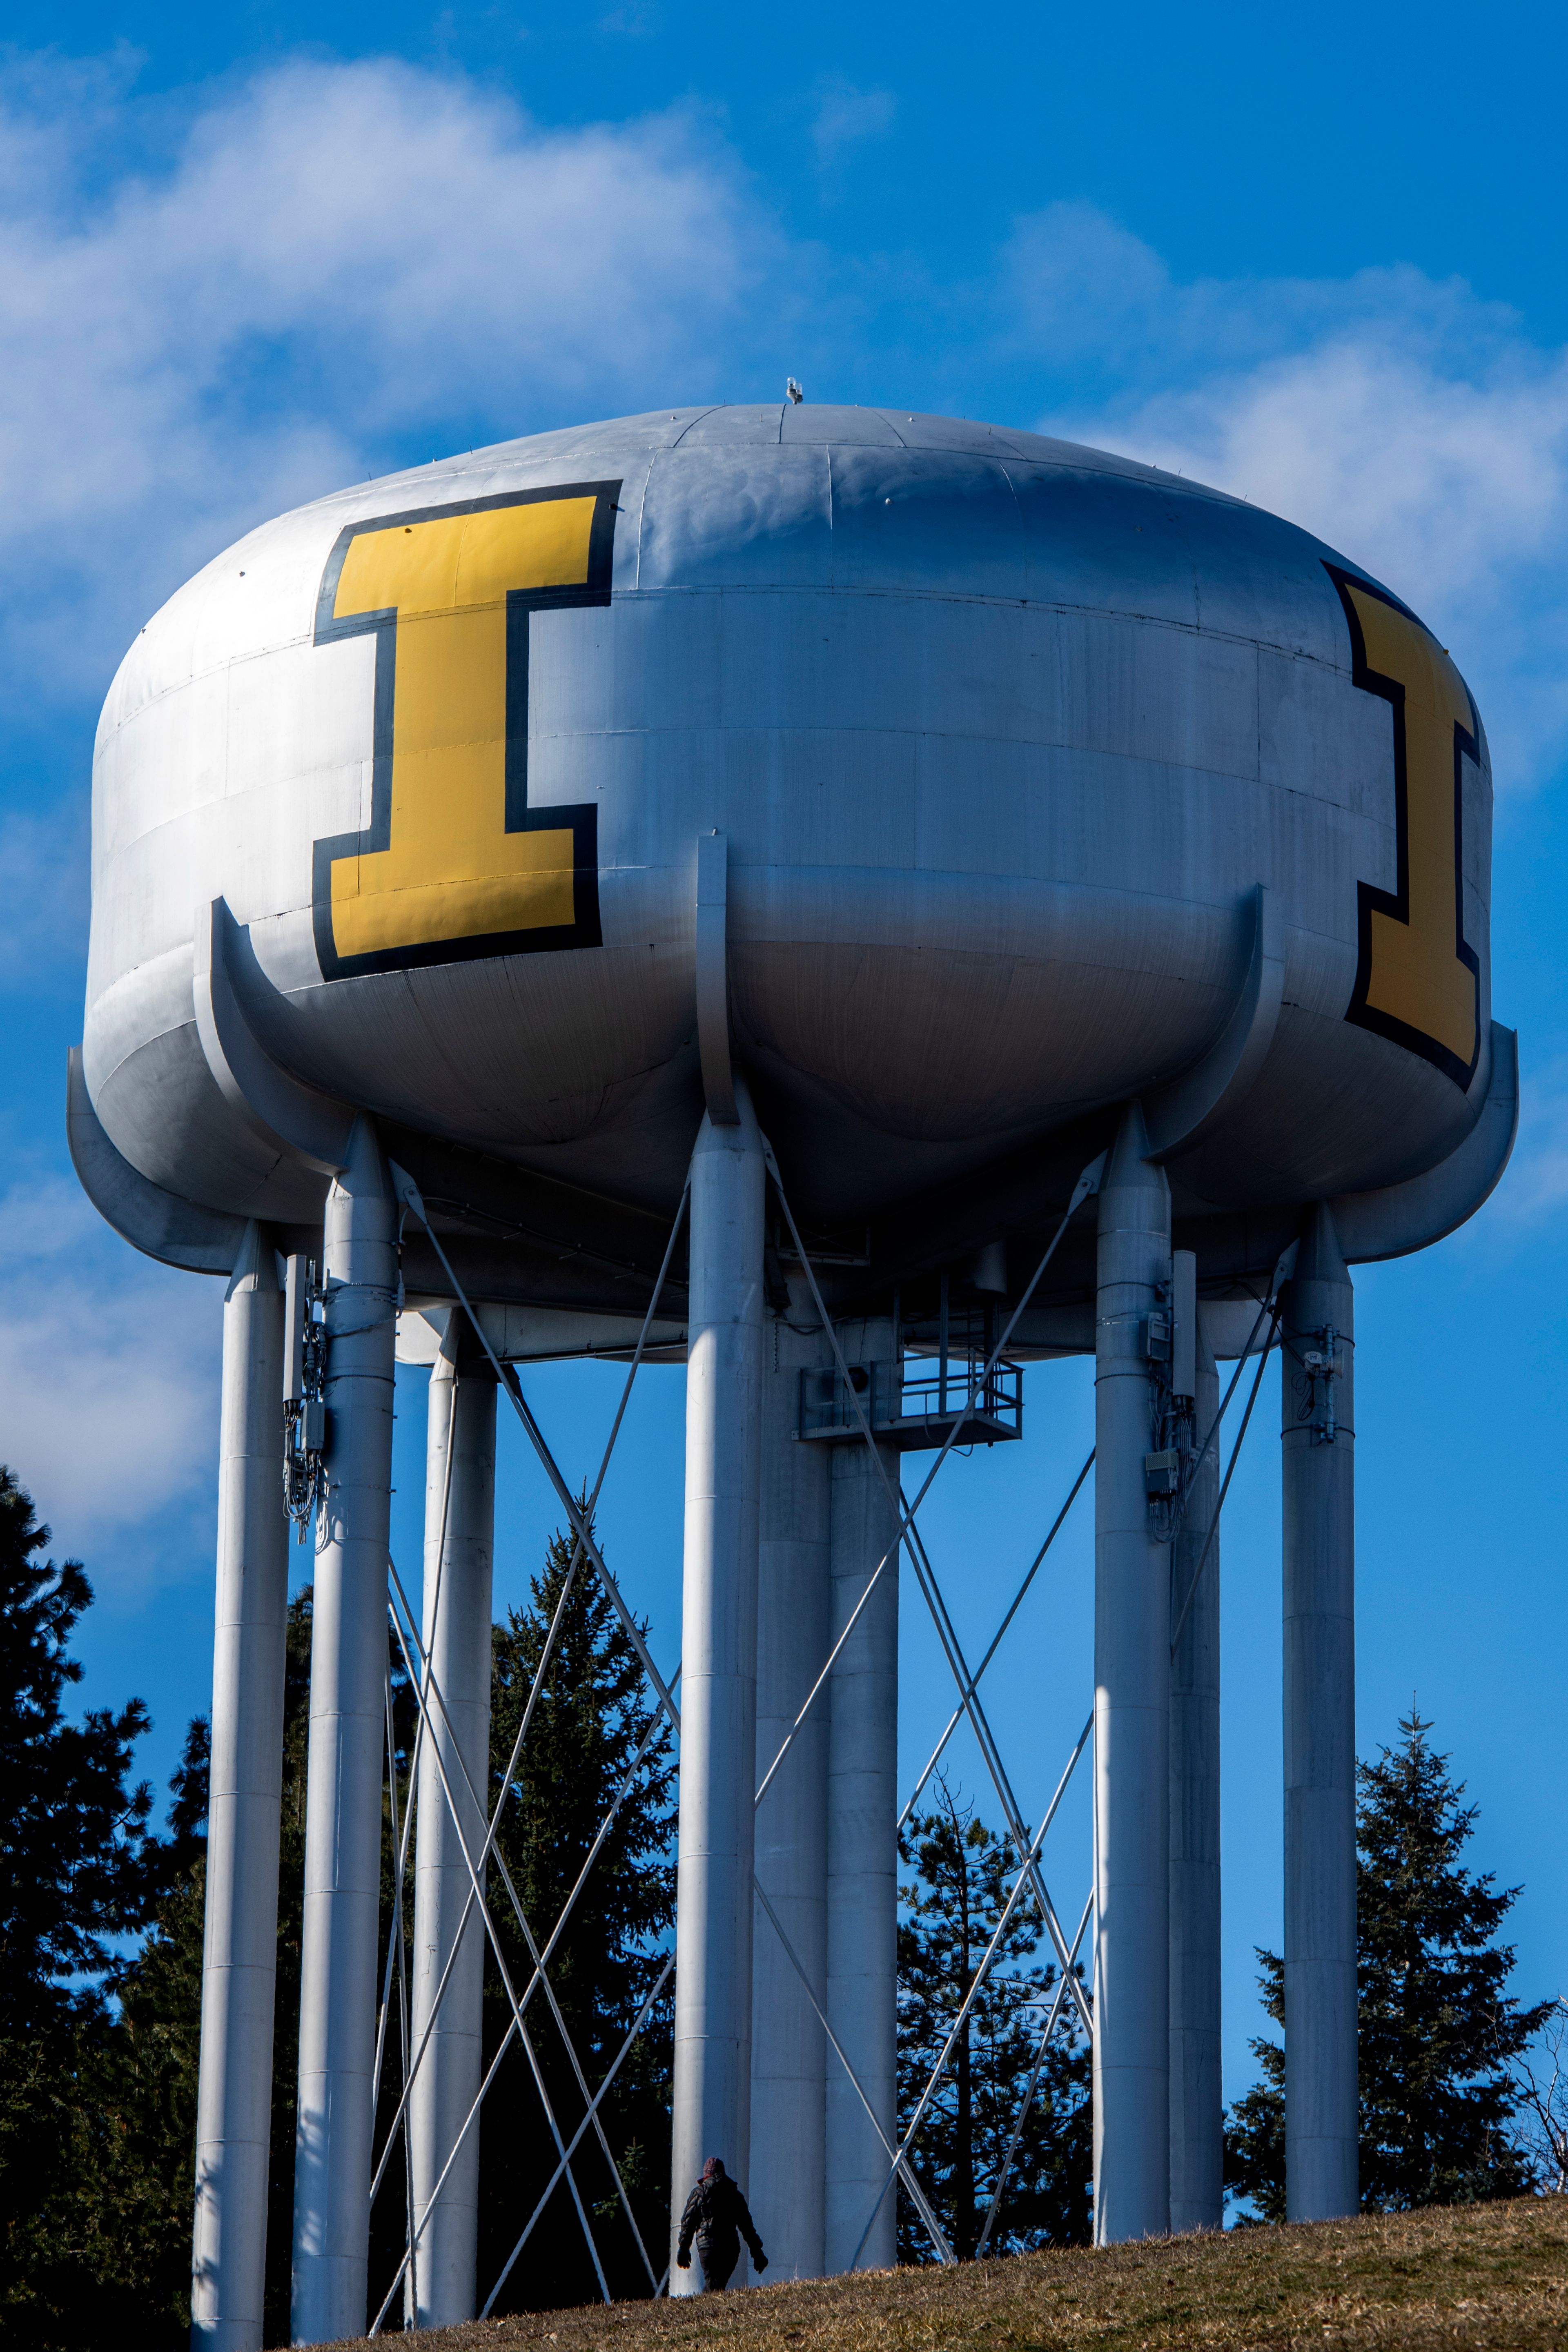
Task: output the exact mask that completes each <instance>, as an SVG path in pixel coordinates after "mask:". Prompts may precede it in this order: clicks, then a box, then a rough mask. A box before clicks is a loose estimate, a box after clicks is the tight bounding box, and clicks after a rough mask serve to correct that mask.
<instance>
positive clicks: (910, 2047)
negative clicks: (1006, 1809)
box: [899, 1777, 1093, 2262]
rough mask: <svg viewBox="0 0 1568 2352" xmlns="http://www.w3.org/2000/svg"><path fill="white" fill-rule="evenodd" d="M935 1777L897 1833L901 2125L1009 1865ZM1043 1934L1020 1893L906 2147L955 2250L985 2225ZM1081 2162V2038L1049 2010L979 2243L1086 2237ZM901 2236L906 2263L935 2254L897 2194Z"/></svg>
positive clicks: (1001, 1896) (1017, 2093)
mask: <svg viewBox="0 0 1568 2352" xmlns="http://www.w3.org/2000/svg"><path fill="white" fill-rule="evenodd" d="M936 1788H937V1801H936V1804H935V1806H934V1807H933V1809H932V1810H931V1811H930V1812H927V1813H921V1814H916V1815H915V1816H914V1817H913V1818H912V1819H911V1820H910V1822H909V1823H908V1825H907V1827H906V1829H905V1831H904V1832H903V1833H902V1835H901V1836H900V1842H899V1853H900V1860H901V1861H902V1863H903V1864H904V1865H905V1867H906V1868H907V1869H912V1870H913V1871H914V1872H915V1874H916V1875H915V1877H914V1878H913V1879H912V1880H911V1881H910V1883H909V1884H907V1885H904V1886H902V1887H901V1888H900V1895H901V1898H902V1901H903V1905H904V1917H903V1918H902V1920H901V1921H900V1927H899V2117H900V2132H901V2133H902V2132H907V2131H908V2129H909V2127H910V2122H911V2120H912V2118H913V2115H914V2111H915V2108H916V2105H918V2103H919V2100H920V2098H921V2095H922V2093H923V2092H924V2089H925V2086H926V2084H927V2082H928V2081H929V2079H930V2076H931V2070H932V2068H933V2067H934V2066H935V2064H936V2063H937V2060H938V2058H939V2056H940V2055H941V2053H942V2049H943V2047H944V2045H945V2043H946V2042H947V2039H948V2036H949V2034H950V2033H951V2032H952V2026H953V2022H954V2021H955V2019H956V2018H957V2016H958V2012H959V2011H960V2009H961V2008H962V2006H963V2000H964V1997H965V1995H966V1994H967V1992H968V1990H969V1989H970V1986H971V1985H972V1984H973V1979H974V1974H975V1971H976V1969H978V1967H979V1965H980V1962H981V1960H982V1958H984V1954H985V1951H986V1949H987V1948H988V1946H989V1945H990V1942H991V1938H992V1937H993V1936H994V1933H995V1930H996V1926H997V1922H998V1920H999V1919H1000V1917H1001V1915H1002V1912H1003V1910H1004V1908H1005V1904H1006V1900H1007V1896H1008V1894H1009V1892H1010V1891H1011V1888H1012V1886H1013V1884H1014V1881H1015V1879H1016V1876H1017V1872H1018V1857H1017V1854H1016V1851H1015V1849H1014V1847H1013V1844H1012V1843H1011V1841H1010V1840H1009V1839H1007V1838H1005V1837H1000V1836H998V1835H997V1834H996V1833H995V1832H994V1831H992V1830H990V1829H988V1828H987V1827H986V1826H985V1824H984V1822H982V1821H980V1820H978V1819H977V1818H976V1816H975V1812H974V1809H973V1805H968V1806H964V1805H961V1804H960V1803H959V1801H958V1799H957V1798H956V1797H955V1796H954V1794H953V1793H952V1790H951V1789H950V1788H949V1787H948V1785H947V1783H946V1781H945V1780H942V1779H941V1778H940V1777H939V1779H938V1780H937V1783H936ZM1039 1941H1040V1931H1039V1927H1038V1925H1037V1919H1036V1916H1035V1914H1034V1911H1033V1906H1029V1907H1028V1908H1027V1909H1026V1907H1025V1905H1024V1904H1023V1903H1022V1902H1021V1903H1020V1904H1019V1905H1018V1906H1017V1907H1016V1909H1015V1911H1014V1913H1013V1916H1012V1918H1011V1919H1010V1920H1009V1922H1008V1925H1007V1927H1006V1929H1005V1932H1004V1935H1003V1937H1002V1942H1001V1946H1000V1948H999V1949H998V1951H997V1954H996V1957H995V1958H994V1961H993V1963H992V1967H991V1969H990V1972H989V1974H988V1975H987V1978H986V1980H985V1983H984V1987H983V1989H982V1990H981V1991H980V1993H979V1994H978V1995H977V1997H976V1999H975V2000H974V2002H973V2006H972V2007H971V2009H970V2012H969V2016H968V2019H967V2021H966V2022H965V2025H964V2028H963V2032H961V2033H960V2035H959V2038H958V2042H957V2043H956V2045H955V2047H954V2049H953V2052H952V2056H951V2057H950V2059H949V2061H948V2064H947V2069H946V2072H945V2074H944V2075H943V2078H942V2083H941V2084H940V2085H939V2086H938V2089H937V2091H936V2092H935V2094H934V2095H933V2096H932V2098H931V2104H930V2105H928V2106H927V2108H926V2111H925V2115H924V2116H923V2118H922V2120H921V2127H920V2131H919V2133H918V2135H917V2137H916V2140H915V2144H914V2148H913V2151H912V2157H913V2162H914V2165H915V2168H916V2172H917V2175H918V2177H919V2179H920V2182H921V2188H922V2189H924V2190H925V2193H926V2195H927V2196H928V2197H929V2199H930V2200H931V2205H932V2207H933V2209H934V2210H935V2212H936V2215H937V2218H938V2220H939V2221H941V2222H942V2228H943V2230H944V2231H946V2233H947V2236H948V2238H949V2241H950V2242H951V2243H952V2249H953V2252H955V2253H956V2254H957V2255H958V2256H959V2258H960V2259H961V2260H963V2259H966V2258H968V2257H969V2256H971V2255H973V2253H974V2252H975V2251H976V2248H977V2245H978V2242H979V2239H980V2234H981V2231H982V2230H983V2229H984V2220H985V2213H986V2210H987V2209H988V2207H989V2204H990V2201H991V2198H992V2196H993V2194H994V2189H995V2185H996V2179H997V2174H998V2171H999V2168H1001V2166H1002V2163H1003V2160H1004V2158H1005V2156H1006V2151H1007V2147H1008V2143H1009V2141H1010V2140H1011V2138H1012V2136H1013V2131H1014V2128H1015V2126H1016V2122H1017V2118H1018V2114H1019V2110H1020V2107H1021V2106H1022V2103H1023V2098H1024V2094H1025V2090H1026V2086H1027V2084H1028V2081H1029V2077H1030V2075H1031V2074H1032V2073H1033V2071H1034V2066H1035V2060H1036V2056H1037V2052H1038V2047H1039V2037H1040V2033H1041V2030H1042V2028H1043V2026H1044V2023H1045V2018H1046V2014H1047V2010H1048V2007H1049V2003H1050V1998H1051V1992H1052V1988H1053V1986H1054V1985H1055V1983H1056V1981H1057V1971H1056V1969H1055V1968H1054V1966H1050V1965H1047V1967H1045V1968H1043V1969H1041V1968H1038V1967H1036V1966H1034V1965H1032V1963H1033V1961H1034V1958H1035V1955H1036V1953H1037V1949H1038V1947H1039ZM1092 2168H1093V2145H1092V2128H1091V2125H1090V2120H1089V2050H1088V2046H1087V2044H1086V2043H1085V2042H1083V2041H1082V2039H1081V2038H1080V2037H1079V2034H1078V2033H1077V2032H1076V2029H1075V2026H1074V2023H1073V2021H1072V2018H1071V2015H1070V2013H1069V2014H1068V2015H1064V2016H1058V2021H1057V2025H1056V2029H1055V2032H1053V2034H1052V2037H1051V2042H1050V2045H1049V2048H1048V2050H1047V2057H1046V2063H1045V2064H1044V2066H1043V2067H1042V2069H1041V2072H1040V2077H1039V2081H1038V2083H1037V2085H1036V2088H1035V2095H1034V2098H1033V2100H1032V2102H1031V2104H1030V2108H1029V2113H1028V2116H1027V2118H1026V2122H1025V2126H1024V2129H1023V2132H1022V2134H1021V2135H1020V2137H1019V2141H1018V2145H1017V2147H1016V2149H1015V2150H1014V2153H1013V2157H1012V2160H1011V2163H1010V2165H1009V2166H1008V2169H1007V2176H1006V2184H1005V2189H1004V2192H1003V2197H1002V2201H1001V2204H1000V2206H999V2208H998V2211H997V2221H996V2226H995V2228H994V2230H993V2231H992V2233H991V2238H990V2241H989V2244H988V2247H987V2252H996V2253H1005V2252H1017V2251H1020V2250H1022V2249H1023V2248H1025V2247H1028V2246H1038V2245H1047V2244H1057V2245H1063V2244H1084V2243H1086V2242H1088V2239H1089V2229H1090V2186H1089V2184H1090V2177H1091V2173H1092ZM899 2250H900V2260H903V2261H906V2262H922V2261H930V2260H931V2259H932V2254H933V2250H932V2248H931V2242H930V2238H929V2236H928V2234H927V2232H926V2230H925V2227H924V2224H923V2223H922V2222H921V2219H920V2216H919V2214H918V2212H917V2211H916V2210H915V2208H914V2206H913V2205H912V2203H911V2201H910V2199H909V2197H908V2196H907V2194H902V2195H900V2210H899Z"/></svg>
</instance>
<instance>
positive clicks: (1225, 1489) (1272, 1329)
mask: <svg viewBox="0 0 1568 2352" xmlns="http://www.w3.org/2000/svg"><path fill="white" fill-rule="evenodd" d="M1278 1330H1279V1313H1278V1310H1276V1312H1275V1314H1274V1318H1273V1320H1272V1322H1271V1323H1270V1324H1269V1326H1268V1339H1266V1340H1265V1341H1264V1343H1263V1353H1262V1354H1261V1355H1260V1356H1259V1357H1258V1376H1257V1378H1256V1379H1255V1380H1254V1381H1253V1383H1252V1393H1251V1394H1250V1396H1249V1397H1248V1398H1247V1411H1246V1412H1244V1413H1243V1414H1242V1416H1241V1427H1240V1428H1239V1429H1238V1430H1237V1433H1236V1444H1234V1445H1233V1446H1232V1447H1231V1449H1230V1461H1229V1464H1228V1465H1227V1466H1226V1474H1225V1479H1224V1482H1223V1484H1222V1485H1221V1486H1220V1490H1219V1500H1218V1502H1217V1503H1216V1504H1215V1507H1214V1517H1212V1518H1211V1519H1210V1521H1209V1531H1208V1533H1207V1535H1206V1536H1205V1538H1204V1548H1203V1549H1202V1551H1201V1552H1200V1553H1199V1554H1198V1564H1197V1566H1196V1568H1194V1570H1193V1580H1192V1582H1191V1583H1190V1584H1189V1585H1188V1587H1187V1597H1186V1599H1185V1600H1184V1601H1183V1603H1182V1613H1181V1615H1180V1616H1179V1617H1178V1618H1177V1620H1176V1627H1175V1631H1174V1633H1173V1634H1172V1635H1171V1655H1172V1657H1174V1656H1175V1654H1176V1646H1177V1643H1179V1642H1180V1641H1181V1638H1182V1628H1183V1626H1184V1624H1185V1623H1186V1622H1187V1612H1188V1610H1189V1609H1190V1608H1191V1607H1192V1605H1193V1597H1194V1594H1195V1592H1196V1591H1197V1589H1198V1580H1199V1578H1200V1577H1201V1576H1202V1574H1203V1572H1204V1570H1205V1568H1206V1567H1207V1566H1208V1557H1209V1554H1210V1552H1211V1551H1212V1550H1213V1549H1214V1539H1215V1536H1216V1535H1217V1534H1218V1532H1219V1515H1220V1513H1221V1512H1222V1511H1223V1510H1224V1508H1225V1498H1226V1496H1227V1495H1228V1494H1229V1492H1230V1482H1231V1479H1232V1478H1233V1477H1234V1475H1236V1465H1237V1462H1238V1460H1239V1459H1240V1457H1241V1441H1242V1439H1243V1438H1244V1437H1245V1436H1246V1435H1247V1423H1248V1422H1249V1421H1250V1420H1251V1419H1252V1408H1253V1406H1254V1405H1255V1404H1256V1403H1257V1402H1258V1390H1259V1389H1260V1388H1261V1387H1262V1386H1263V1374H1264V1370H1265V1368H1266V1366H1267V1365H1268V1352H1269V1349H1271V1348H1272V1347H1273V1345H1274V1337H1275V1334H1276V1332H1277V1331H1278ZM1242 1361H1243V1362H1245V1361H1246V1358H1245V1357H1244V1358H1243V1359H1242ZM1238 1369H1239V1368H1238ZM1231 1385H1232V1387H1233V1388H1234V1387H1235V1385H1236V1383H1235V1382H1234V1381H1232V1383H1231ZM1226 1402H1228V1399H1227V1400H1226Z"/></svg>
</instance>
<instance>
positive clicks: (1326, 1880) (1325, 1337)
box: [1280, 1203, 1359, 2221]
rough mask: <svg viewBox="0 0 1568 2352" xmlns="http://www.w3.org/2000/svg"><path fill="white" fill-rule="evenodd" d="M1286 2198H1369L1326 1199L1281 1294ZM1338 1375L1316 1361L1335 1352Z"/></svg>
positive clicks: (1339, 1422) (1350, 1566) (1350, 1334)
mask: <svg viewBox="0 0 1568 2352" xmlns="http://www.w3.org/2000/svg"><path fill="white" fill-rule="evenodd" d="M1282 1304H1283V1315H1282V1318H1281V1331H1280V1365H1281V1374H1280V1395H1281V1413H1280V1434H1281V1442H1282V1445H1283V1450H1284V1460H1283V1464H1282V1470H1283V1499H1284V1530H1283V1532H1284V1555H1285V1563H1284V1564H1285V1600H1284V1607H1285V1626H1284V1633H1285V2201H1286V2210H1287V2212H1288V2214H1289V2219H1290V2220H1291V2221H1334V2220H1337V2219H1339V2218H1341V2217H1342V2216H1343V2215H1345V2214H1348V2213H1353V2212H1354V2211H1355V2210H1356V2208H1357V2204H1358V2201H1359V2200H1358V2192H1357V2171H1358V2167H1357V2151H1356V1923H1355V1895H1356V1841H1355V1388H1354V1374H1353V1359H1354V1353H1355V1348H1354V1314H1355V1301H1354V1295H1353V1293H1352V1288H1351V1278H1350V1275H1349V1273H1348V1271H1347V1269H1346V1266H1345V1262H1344V1259H1343V1257H1342V1255H1341V1254H1340V1246H1339V1242H1338V1239H1337V1237H1336V1235H1335V1233H1334V1222H1333V1218H1332V1217H1331V1214H1330V1213H1329V1211H1328V1209H1327V1207H1326V1206H1324V1205H1323V1204H1321V1203H1320V1204H1319V1205H1318V1206H1317V1207H1316V1208H1315V1209H1313V1210H1312V1211H1311V1212H1310V1214H1309V1216H1308V1219H1307V1223H1306V1224H1305V1226H1304V1227H1303V1229H1302V1234H1301V1243H1300V1250H1299V1252H1298V1254H1297V1258H1296V1272H1295V1276H1294V1277H1293V1279H1292V1280H1291V1281H1289V1283H1287V1284H1286V1286H1285V1289H1284V1292H1283V1295H1282ZM1330 1333H1332V1335H1333V1337H1332V1343H1331V1357H1330V1363H1331V1367H1332V1368H1333V1376H1327V1374H1326V1373H1325V1371H1324V1370H1313V1369H1312V1368H1311V1367H1310V1364H1309V1363H1308V1361H1307V1359H1308V1358H1310V1357H1312V1356H1318V1357H1320V1358H1321V1357H1322V1356H1324V1355H1325V1353H1327V1352H1328V1351H1329V1349H1330V1339H1329V1335H1330Z"/></svg>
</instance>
